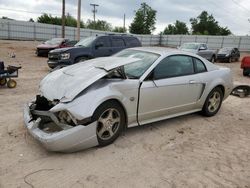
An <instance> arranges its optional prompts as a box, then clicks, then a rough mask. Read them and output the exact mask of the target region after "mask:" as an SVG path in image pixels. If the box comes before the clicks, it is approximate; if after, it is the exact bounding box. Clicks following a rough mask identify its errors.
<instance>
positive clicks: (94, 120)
mask: <svg viewBox="0 0 250 188" xmlns="http://www.w3.org/2000/svg"><path fill="white" fill-rule="evenodd" d="M232 89H233V82H232V74H231V71H230V69H228V68H222V67H218V66H216V65H214V64H212V63H210V62H209V61H207V60H206V59H204V58H202V57H200V56H197V55H195V54H192V53H188V52H183V51H179V50H174V49H167V48H157V47H148V48H146V47H141V48H132V49H126V50H123V51H121V52H119V53H118V54H116V55H114V56H111V57H103V58H96V59H92V60H87V61H85V62H81V63H77V64H75V65H71V66H68V67H65V68H62V69H59V70H56V71H54V72H52V73H50V74H48V75H47V76H46V77H45V78H44V79H43V80H42V81H41V83H40V95H39V96H38V97H37V99H36V100H34V101H31V102H30V103H29V104H27V105H26V107H25V110H24V121H25V126H26V128H27V129H28V131H29V132H30V133H31V134H32V135H33V136H34V137H35V138H36V139H37V140H38V141H39V142H41V143H42V144H43V145H44V147H45V148H47V149H48V150H51V151H62V152H72V151H78V150H81V149H86V148H89V147H93V146H97V145H101V146H104V145H108V144H110V143H112V142H113V141H114V140H115V139H116V138H117V137H118V136H119V134H120V133H121V131H122V130H124V129H125V128H127V127H133V126H138V125H143V124H147V123H152V122H155V121H159V120H163V119H168V118H172V117H177V116H180V115H184V114H189V113H193V112H198V111H202V113H203V114H204V115H206V116H213V115H215V114H216V113H217V112H218V111H219V109H220V106H221V103H222V101H223V100H224V99H226V98H227V97H228V96H229V94H230V93H231V91H232Z"/></svg>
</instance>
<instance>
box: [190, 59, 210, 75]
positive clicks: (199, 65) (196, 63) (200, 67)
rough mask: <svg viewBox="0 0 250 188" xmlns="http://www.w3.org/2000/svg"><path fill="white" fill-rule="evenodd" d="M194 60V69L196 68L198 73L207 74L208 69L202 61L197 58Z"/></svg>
mask: <svg viewBox="0 0 250 188" xmlns="http://www.w3.org/2000/svg"><path fill="white" fill-rule="evenodd" d="M193 60H194V67H195V72H196V73H202V72H207V68H206V66H205V64H204V63H203V62H202V61H201V60H199V59H197V58H193Z"/></svg>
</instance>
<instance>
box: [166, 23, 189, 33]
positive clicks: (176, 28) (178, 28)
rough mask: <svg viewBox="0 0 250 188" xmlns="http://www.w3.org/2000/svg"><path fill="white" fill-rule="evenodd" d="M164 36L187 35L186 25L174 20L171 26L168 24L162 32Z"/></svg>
mask: <svg viewBox="0 0 250 188" xmlns="http://www.w3.org/2000/svg"><path fill="white" fill-rule="evenodd" d="M163 34H164V35H176V34H183V35H186V34H188V27H187V25H186V23H184V22H181V21H179V20H176V22H175V23H174V24H173V25H172V24H169V25H168V26H167V27H166V28H165V29H164V31H163Z"/></svg>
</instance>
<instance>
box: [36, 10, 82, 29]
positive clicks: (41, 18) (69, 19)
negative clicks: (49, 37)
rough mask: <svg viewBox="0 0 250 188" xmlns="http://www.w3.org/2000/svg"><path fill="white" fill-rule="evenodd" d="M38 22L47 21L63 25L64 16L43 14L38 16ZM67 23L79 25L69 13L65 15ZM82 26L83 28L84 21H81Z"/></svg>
mask: <svg viewBox="0 0 250 188" xmlns="http://www.w3.org/2000/svg"><path fill="white" fill-rule="evenodd" d="M37 22H39V23H47V24H54V25H61V24H62V18H61V17H57V16H55V17H53V16H51V15H50V14H46V13H44V14H42V15H41V16H39V17H38V18H37ZM65 25H66V26H71V27H76V26H77V20H76V19H75V18H74V17H73V16H71V15H70V14H69V13H68V14H67V15H66V16H65ZM80 26H81V27H82V28H83V27H84V23H83V21H81V22H80Z"/></svg>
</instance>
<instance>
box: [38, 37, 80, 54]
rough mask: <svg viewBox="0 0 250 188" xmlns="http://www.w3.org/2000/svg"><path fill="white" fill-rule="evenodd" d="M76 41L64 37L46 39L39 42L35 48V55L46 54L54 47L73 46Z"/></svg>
mask: <svg viewBox="0 0 250 188" xmlns="http://www.w3.org/2000/svg"><path fill="white" fill-rule="evenodd" d="M77 42H78V41H76V40H72V41H71V40H69V39H64V38H53V39H51V40H47V41H46V42H44V43H43V44H40V45H38V46H37V48H36V54H37V56H48V53H49V51H50V50H54V49H56V48H66V47H72V46H74V45H75V44H76V43H77Z"/></svg>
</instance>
